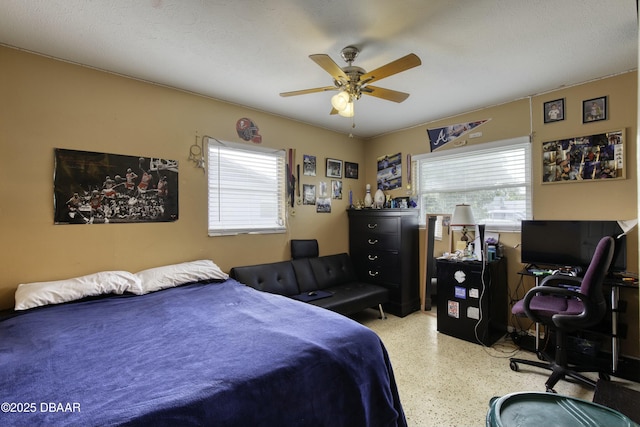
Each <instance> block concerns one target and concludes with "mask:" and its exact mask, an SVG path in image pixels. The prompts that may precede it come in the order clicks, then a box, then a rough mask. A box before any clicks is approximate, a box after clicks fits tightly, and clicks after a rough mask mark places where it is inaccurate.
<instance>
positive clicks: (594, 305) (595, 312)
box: [523, 276, 602, 327]
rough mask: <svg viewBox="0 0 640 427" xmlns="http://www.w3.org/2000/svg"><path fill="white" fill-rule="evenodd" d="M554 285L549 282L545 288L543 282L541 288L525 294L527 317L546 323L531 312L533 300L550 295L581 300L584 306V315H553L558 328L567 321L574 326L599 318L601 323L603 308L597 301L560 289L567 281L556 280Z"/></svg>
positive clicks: (575, 292) (551, 281) (563, 288)
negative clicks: (539, 296)
mask: <svg viewBox="0 0 640 427" xmlns="http://www.w3.org/2000/svg"><path fill="white" fill-rule="evenodd" d="M548 277H551V276H548ZM567 277H568V278H571V279H577V278H575V277H571V276H566V277H565V278H567ZM557 279H560V277H558V278H557ZM543 282H544V281H543ZM560 282H563V283H560ZM553 283H554V281H553V280H549V281H548V282H547V284H546V285H544V286H543V285H542V282H541V284H540V286H536V287H534V288H531V289H530V290H529V291H528V292H527V293H526V294H525V296H524V299H523V309H524V312H525V313H526V315H527V317H529V318H530V319H532V320H533V321H535V322H538V323H546V322H545V321H544V320H543V319H542V318H541V317H540V316H538V315H537V314H536V313H535V312H534V311H532V310H531V300H532V299H533V298H534V297H535V296H537V295H548V296H554V297H564V298H576V299H579V300H580V301H581V302H582V304H583V305H584V310H583V311H582V313H580V314H577V315H576V314H571V315H568V314H567V315H564V314H555V315H553V316H552V321H553V323H554V324H555V325H556V326H558V327H560V326H563V325H562V323H563V322H566V321H569V322H570V323H572V324H573V323H576V324H577V323H581V322H582V321H584V320H586V319H589V318H598V321H599V317H601V316H600V311H601V310H602V307H600V306H599V304H598V302H597V301H594V300H593V299H592V298H589V296H587V295H585V294H583V293H580V292H578V291H575V290H572V289H568V288H566V287H560V286H561V285H562V284H566V283H567V281H566V280H564V281H563V280H556V282H555V285H554V284H553ZM577 283H579V280H578V281H577ZM585 326H587V325H585Z"/></svg>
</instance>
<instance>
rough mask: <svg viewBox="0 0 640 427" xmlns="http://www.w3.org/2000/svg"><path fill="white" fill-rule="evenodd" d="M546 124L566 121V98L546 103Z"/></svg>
mask: <svg viewBox="0 0 640 427" xmlns="http://www.w3.org/2000/svg"><path fill="white" fill-rule="evenodd" d="M543 109H544V122H545V123H553V122H559V121H561V120H564V98H560V99H556V100H554V101H549V102H545V103H544V107H543Z"/></svg>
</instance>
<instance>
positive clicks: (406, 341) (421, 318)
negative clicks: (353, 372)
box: [354, 310, 597, 427]
mask: <svg viewBox="0 0 640 427" xmlns="http://www.w3.org/2000/svg"><path fill="white" fill-rule="evenodd" d="M354 319H355V320H357V321H358V322H360V323H362V324H364V325H366V326H368V327H369V328H371V329H372V330H374V331H375V332H376V333H377V334H378V335H379V336H380V338H381V339H382V342H383V343H384V344H385V347H386V348H387V351H388V352H389V357H390V358H391V363H392V365H393V370H394V374H395V376H396V382H397V384H398V389H399V393H400V400H401V402H402V405H403V408H404V411H405V415H406V417H407V422H408V424H409V426H410V427H427V426H439V427H445V426H484V425H485V417H486V414H487V411H488V409H489V400H490V399H491V398H492V397H494V396H503V395H505V394H508V393H512V392H517V391H544V390H545V386H544V382H545V381H546V378H547V375H548V373H549V371H543V370H541V369H537V368H533V367H527V366H521V367H520V371H519V372H514V371H512V370H511V369H509V361H508V358H509V357H511V356H512V355H513V354H514V352H516V351H517V349H516V347H515V346H514V345H513V343H511V341H510V340H500V341H498V342H497V343H495V344H494V345H493V346H492V347H491V348H485V347H483V346H481V345H478V344H473V343H470V342H467V341H464V340H461V339H457V338H453V337H450V336H448V335H444V334H441V333H438V332H437V318H436V315H435V311H431V312H415V313H412V314H410V315H409V316H407V317H404V318H399V317H395V316H393V315H389V316H388V318H387V320H384V321H383V320H380V319H378V318H377V312H376V311H374V310H367V311H365V312H362V313H360V314H358V315H357V316H355V317H354ZM518 357H522V358H531V359H534V360H535V359H536V356H535V355H534V354H533V353H530V352H526V351H520V352H518ZM589 375H593V374H589ZM596 375H597V374H596ZM594 378H596V377H594ZM555 389H556V391H557V392H558V393H561V394H564V395H568V396H574V397H578V398H581V399H585V400H589V401H591V400H592V399H593V390H591V389H587V388H584V387H582V386H580V385H577V384H574V383H570V382H567V381H560V382H559V383H558V384H557V385H556V387H555Z"/></svg>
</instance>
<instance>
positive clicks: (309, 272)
mask: <svg viewBox="0 0 640 427" xmlns="http://www.w3.org/2000/svg"><path fill="white" fill-rule="evenodd" d="M291 265H293V271H294V273H295V274H296V279H297V280H298V289H300V292H301V293H305V294H306V293H307V292H311V291H316V290H318V283H317V282H316V278H315V276H314V275H313V269H312V268H311V264H310V263H309V258H300V259H294V260H291Z"/></svg>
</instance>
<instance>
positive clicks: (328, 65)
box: [309, 53, 348, 81]
mask: <svg viewBox="0 0 640 427" xmlns="http://www.w3.org/2000/svg"><path fill="white" fill-rule="evenodd" d="M309 58H311V60H312V61H313V62H315V63H316V64H318V65H319V66H321V67H322V69H323V70H325V71H326V72H327V73H329V74H331V76H332V77H333V79H334V80H338V81H340V80H348V77H347V75H346V74H345V73H344V71H342V68H340V67H339V66H338V64H336V63H335V61H334V60H333V59H331V57H330V56H329V55H325V54H324V53H318V54H315V55H309Z"/></svg>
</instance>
